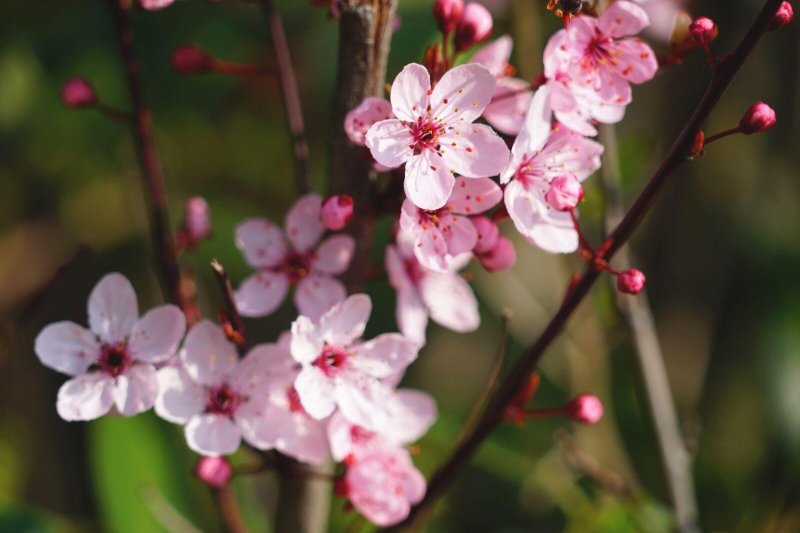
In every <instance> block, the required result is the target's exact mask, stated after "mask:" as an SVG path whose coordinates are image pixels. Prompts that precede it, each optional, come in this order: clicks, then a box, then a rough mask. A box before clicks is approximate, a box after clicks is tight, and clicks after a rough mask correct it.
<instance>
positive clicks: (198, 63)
mask: <svg viewBox="0 0 800 533" xmlns="http://www.w3.org/2000/svg"><path fill="white" fill-rule="evenodd" d="M172 66H173V68H174V69H175V70H177V71H178V72H180V73H181V74H201V73H203V72H208V71H210V70H211V68H212V67H213V66H214V60H213V59H211V56H210V55H208V54H207V53H206V52H205V51H204V50H203V49H202V48H200V47H199V46H194V45H184V46H179V47H177V48H176V49H175V51H174V52H172Z"/></svg>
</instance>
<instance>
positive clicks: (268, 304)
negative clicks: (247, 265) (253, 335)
mask: <svg viewBox="0 0 800 533" xmlns="http://www.w3.org/2000/svg"><path fill="white" fill-rule="evenodd" d="M288 292H289V278H288V277H286V274H283V273H278V272H270V271H269V270H262V271H261V272H256V273H255V274H253V275H252V276H250V277H249V278H247V279H245V280H244V281H243V282H242V284H241V285H240V286H239V288H238V289H236V293H235V297H236V308H237V309H238V310H239V313H240V314H241V315H242V316H252V317H260V316H267V315H270V314H272V313H274V312H275V310H276V309H278V307H280V306H281V304H282V303H283V300H285V299H286V294H287V293H288Z"/></svg>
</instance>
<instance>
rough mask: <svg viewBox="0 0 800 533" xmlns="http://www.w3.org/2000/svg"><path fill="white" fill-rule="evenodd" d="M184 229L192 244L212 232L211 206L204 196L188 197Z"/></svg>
mask: <svg viewBox="0 0 800 533" xmlns="http://www.w3.org/2000/svg"><path fill="white" fill-rule="evenodd" d="M183 231H184V233H185V237H186V239H187V240H188V241H189V242H190V243H192V244H197V243H198V242H200V241H202V240H204V239H206V238H207V237H208V236H209V235H210V234H211V208H209V207H208V202H206V200H205V198H203V197H202V196H192V197H190V198H187V199H186V213H185V215H184V219H183Z"/></svg>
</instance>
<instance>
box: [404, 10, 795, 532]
mask: <svg viewBox="0 0 800 533" xmlns="http://www.w3.org/2000/svg"><path fill="white" fill-rule="evenodd" d="M780 4H781V0H766V2H765V4H764V7H763V9H762V10H761V13H760V14H759V15H758V18H757V19H756V21H755V22H754V23H753V25H752V26H751V27H750V30H749V31H748V32H747V34H746V35H745V37H744V39H743V40H742V42H741V43H740V44H739V46H738V47H737V49H736V50H735V51H734V52H733V54H731V55H730V56H728V57H727V58H726V59H725V60H724V61H722V62H720V63H719V64H718V65H717V66H716V68H715V71H714V75H713V77H712V79H711V83H710V85H709V87H708V89H707V90H706V94H705V95H704V96H703V99H702V100H701V101H700V103H699V104H698V105H697V107H696V109H695V111H694V113H693V114H692V116H691V118H689V120H688V122H687V123H686V126H685V127H684V129H683V131H682V132H681V133H680V135H678V137H677V139H676V140H675V142H674V143H673V145H672V147H671V148H670V150H669V152H668V153H667V155H666V156H665V158H664V160H663V161H662V163H661V165H660V166H659V167H658V169H657V170H656V171H655V173H654V174H653V176H652V177H651V178H650V181H648V183H647V185H646V186H645V188H644V189H643V190H642V192H641V193H640V194H639V197H638V198H637V199H636V201H635V202H634V203H633V205H632V206H631V207H630V209H629V210H628V212H627V213H626V214H625V217H624V218H623V219H622V221H621V222H620V223H619V225H617V227H616V228H615V229H614V231H613V232H612V233H611V235H610V236H609V237H608V239H607V240H606V242H605V244H604V245H603V246H602V247H601V251H600V253H601V255H602V257H603V258H604V259H606V260H610V259H611V258H612V257H613V256H614V254H615V253H616V252H617V251H618V250H619V249H620V248H621V247H622V246H623V245H624V244H625V243H626V242H627V241H628V239H630V237H631V235H632V234H633V232H634V231H635V230H636V229H637V228H638V227H639V224H640V223H641V221H642V219H643V218H644V216H645V215H646V214H647V213H648V212H649V211H650V208H651V207H652V205H653V203H654V202H655V201H656V199H657V198H658V197H659V194H660V192H661V190H662V189H663V188H664V186H666V184H667V182H668V181H669V178H670V176H671V174H672V172H673V171H674V170H675V169H677V168H678V167H680V166H681V165H682V164H683V163H684V162H685V161H686V160H687V158H688V156H689V154H690V149H691V146H692V142H693V141H694V138H695V137H696V136H697V133H698V132H699V131H700V129H701V128H702V126H703V124H705V122H706V120H707V119H708V117H709V115H710V114H711V112H712V111H713V110H714V108H715V107H716V105H717V103H719V100H720V99H721V98H722V95H723V94H724V93H725V90H726V89H727V88H728V86H729V85H730V84H731V81H733V78H734V77H735V76H736V73H737V72H738V71H739V69H740V68H741V66H742V64H743V63H744V62H745V60H746V59H747V57H748V56H749V55H750V52H751V51H752V50H753V48H754V47H755V45H756V44H757V43H758V41H759V39H760V38H761V36H762V35H763V33H764V31H765V29H766V27H767V24H769V22H770V20H772V17H773V16H774V15H775V13H776V12H777V10H778V7H779V6H780ZM599 276H600V272H598V271H596V270H594V269H593V268H592V266H591V265H589V266H588V267H587V268H586V269H585V270H584V272H583V274H582V275H581V277H580V279H579V281H578V282H577V283H576V284H575V286H574V287H573V288H572V290H571V291H570V292H569V293H568V294H567V295H566V297H565V298H564V301H563V302H562V303H561V307H560V308H559V309H558V311H557V312H556V314H555V315H554V316H553V318H552V319H551V320H550V322H549V323H548V324H547V326H545V328H544V330H543V331H542V333H541V334H540V335H539V338H538V339H537V340H536V341H534V342H533V344H531V345H530V346H529V347H528V348H527V349H526V350H525V352H524V353H523V354H522V356H521V357H520V358H519V360H518V361H517V363H516V364H515V365H514V367H513V368H512V369H511V371H510V372H509V373H508V374H507V377H506V379H505V380H504V381H503V383H502V384H501V385H500V387H499V389H498V391H497V394H495V396H494V398H493V399H492V402H491V404H490V405H489V407H488V408H487V409H486V412H485V413H484V415H483V417H482V418H481V420H480V422H479V423H478V424H477V425H476V427H475V429H474V430H473V431H472V433H471V434H470V436H469V438H468V439H467V440H466V441H465V442H464V444H463V445H462V446H461V447H460V448H459V449H458V450H456V452H455V453H454V454H453V455H452V456H451V457H450V459H449V460H448V461H447V462H446V463H445V464H444V465H443V466H442V467H441V468H440V469H439V470H437V471H436V473H435V474H434V475H433V477H432V478H431V480H430V483H429V484H428V491H427V493H426V494H425V497H424V498H423V499H422V501H420V502H419V503H418V504H416V505H415V506H414V507H413V508H412V510H411V513H410V515H409V517H408V518H407V519H406V520H405V521H403V522H402V523H401V524H399V525H398V526H396V529H402V528H404V527H408V526H410V525H412V524H414V523H415V521H416V520H417V519H418V518H421V513H422V512H423V511H425V510H427V509H428V508H429V507H430V505H431V504H432V503H433V502H434V501H436V500H437V499H438V498H439V497H440V496H442V494H444V492H445V491H446V490H447V489H448V488H449V487H450V485H451V484H452V482H453V480H454V479H455V477H456V476H457V475H458V474H459V473H460V472H461V470H463V469H464V467H465V466H466V465H467V464H468V463H469V461H470V459H471V458H472V456H473V455H474V454H475V452H476V451H477V449H478V447H479V446H480V445H481V444H482V443H483V441H484V439H486V438H487V437H488V436H489V434H490V433H491V432H492V430H494V428H495V427H497V426H498V425H499V424H500V423H501V422H502V421H503V414H504V413H505V410H506V407H507V406H508V405H510V402H511V401H513V399H514V397H515V396H516V394H517V391H519V390H520V388H521V387H522V385H523V384H524V383H525V381H526V380H527V379H528V376H529V375H530V373H531V372H533V370H534V369H535V368H536V366H537V365H538V364H539V361H540V360H541V358H542V356H543V355H544V353H545V352H546V351H547V349H548V348H549V347H550V345H551V344H552V343H553V341H554V340H555V339H556V338H558V336H559V334H560V333H561V331H562V330H563V329H564V327H565V326H566V324H567V322H568V321H569V319H570V317H571V316H572V314H573V313H574V312H575V310H576V309H577V307H578V305H579V304H580V303H581V302H582V301H583V300H584V298H586V295H587V294H588V293H589V289H591V288H592V286H593V285H594V283H595V282H596V281H597V279H598V277H599Z"/></svg>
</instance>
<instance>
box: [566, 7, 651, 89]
mask: <svg viewBox="0 0 800 533" xmlns="http://www.w3.org/2000/svg"><path fill="white" fill-rule="evenodd" d="M649 24H650V19H649V18H648V17H647V13H645V11H644V10H643V9H642V8H641V7H639V6H637V5H636V4H633V3H631V2H627V1H625V0H618V1H617V2H614V3H613V4H612V5H611V6H610V7H609V8H608V9H606V10H605V11H604V12H603V14H602V15H600V17H599V18H594V17H590V16H587V15H580V16H578V17H576V18H575V19H573V20H572V22H570V24H569V26H567V28H566V30H565V34H566V37H565V38H564V41H563V43H562V45H561V46H562V47H563V51H564V52H565V53H566V55H567V56H569V57H570V65H569V69H568V72H569V75H570V77H571V79H572V80H574V81H575V82H576V83H577V84H579V85H581V86H583V87H585V88H587V89H590V90H591V91H593V92H594V93H596V95H597V96H598V97H599V99H600V100H601V101H603V102H606V103H610V104H617V105H624V104H628V103H629V102H630V101H631V87H630V84H631V83H636V84H639V83H644V82H646V81H648V80H650V79H652V78H653V76H655V73H656V71H657V70H658V61H657V60H656V56H655V53H654V52H653V50H652V49H651V48H650V47H649V46H648V45H647V44H645V43H644V42H643V41H642V40H641V39H639V38H625V37H628V36H630V35H636V34H637V33H639V32H640V31H642V30H643V29H644V28H645V27H647V26H648V25H649Z"/></svg>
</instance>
